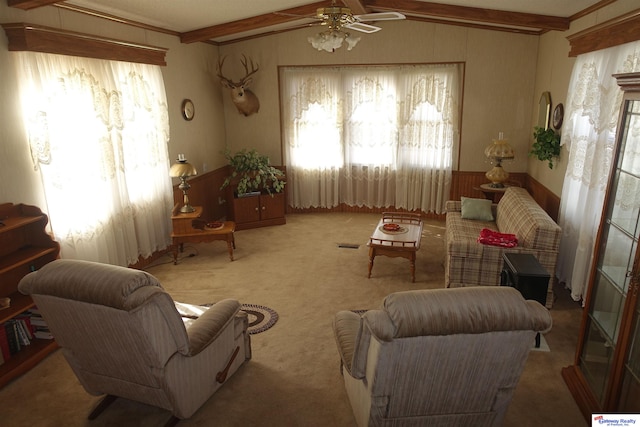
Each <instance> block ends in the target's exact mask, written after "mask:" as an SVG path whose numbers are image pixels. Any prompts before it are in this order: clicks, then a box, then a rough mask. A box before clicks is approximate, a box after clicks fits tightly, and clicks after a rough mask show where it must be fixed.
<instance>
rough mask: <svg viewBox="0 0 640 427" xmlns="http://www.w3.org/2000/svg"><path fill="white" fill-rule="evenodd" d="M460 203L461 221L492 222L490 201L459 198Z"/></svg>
mask: <svg viewBox="0 0 640 427" xmlns="http://www.w3.org/2000/svg"><path fill="white" fill-rule="evenodd" d="M460 201H461V213H462V219H474V220H481V221H493V213H492V212H491V200H488V199H473V198H471V197H461V198H460Z"/></svg>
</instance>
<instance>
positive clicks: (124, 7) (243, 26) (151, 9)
mask: <svg viewBox="0 0 640 427" xmlns="http://www.w3.org/2000/svg"><path fill="white" fill-rule="evenodd" d="M613 2H615V0H484V1H478V0H438V2H431V1H423V0H342V1H338V2H337V5H340V6H346V7H348V8H350V9H351V10H352V12H353V13H354V14H364V13H373V12H384V11H397V12H400V13H402V14H404V15H405V16H406V17H407V19H409V20H416V21H426V22H437V23H448V24H453V25H464V26H472V27H477V28H489V29H494V30H499V31H512V32H519V33H526V34H541V33H543V32H546V31H550V30H560V31H562V30H566V29H568V28H569V24H570V22H571V20H573V19H576V18H578V17H580V16H582V15H584V14H586V13H589V12H591V11H593V10H596V9H598V8H600V7H603V6H605V5H607V4H610V3H613ZM7 4H8V5H9V6H12V7H17V8H21V9H26V10H28V9H33V8H37V7H46V6H55V7H60V8H64V9H69V10H74V11H78V12H81V13H86V14H90V15H94V16H101V17H103V18H106V19H110V20H114V21H119V22H126V23H128V24H131V25H136V26H140V27H144V28H150V29H154V30H158V31H163V32H168V33H172V34H175V35H177V36H179V37H180V39H181V41H182V42H183V43H193V42H213V43H220V44H222V43H228V42H233V41H237V40H242V39H245V38H251V37H256V36H259V35H265V34H269V33H274V32H282V31H288V30H291V29H296V28H302V27H308V26H311V25H316V24H317V23H318V20H317V19H315V18H314V15H315V13H316V10H317V8H319V7H327V6H331V4H332V3H331V1H316V2H308V1H305V0H233V1H230V0H189V1H176V0H135V1H133V0H109V1H108V2H106V1H103V0H68V1H62V2H61V1H55V0H7ZM480 6H481V7H480Z"/></svg>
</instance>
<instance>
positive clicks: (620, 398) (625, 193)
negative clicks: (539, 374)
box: [562, 73, 640, 420]
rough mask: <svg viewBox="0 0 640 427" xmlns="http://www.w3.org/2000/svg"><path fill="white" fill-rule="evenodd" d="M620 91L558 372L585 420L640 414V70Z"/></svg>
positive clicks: (626, 77)
mask: <svg viewBox="0 0 640 427" xmlns="http://www.w3.org/2000/svg"><path fill="white" fill-rule="evenodd" d="M615 77H616V79H617V80H618V85H620V87H621V88H622V90H623V91H624V97H623V102H622V107H621V110H620V117H619V119H618V132H617V137H616V145H615V154H614V158H613V163H612V165H613V166H612V171H611V174H610V176H609V183H608V187H607V193H606V197H605V203H604V209H603V214H602V219H601V223H600V228H599V230H598V236H597V240H596V249H595V254H594V264H593V266H592V270H591V275H590V283H589V288H588V293H587V297H586V300H585V310H584V313H583V318H582V325H581V329H580V336H579V339H578V347H577V351H576V357H575V361H574V364H573V365H571V366H568V367H566V368H564V369H563V370H562V376H563V378H564V380H565V382H566V383H567V386H568V387H569V390H570V391H571V393H572V395H573V397H574V399H575V401H576V403H577V404H578V406H579V407H580V409H581V411H582V413H583V414H584V416H585V418H586V419H587V420H589V419H590V417H591V414H593V413H598V412H639V411H640V325H639V319H640V316H639V315H638V314H639V311H640V307H639V306H638V286H639V284H640V265H639V261H638V255H639V254H638V251H637V248H638V237H639V235H640V224H639V221H640V218H639V216H638V215H639V213H640V73H634V74H620V75H616V76H615Z"/></svg>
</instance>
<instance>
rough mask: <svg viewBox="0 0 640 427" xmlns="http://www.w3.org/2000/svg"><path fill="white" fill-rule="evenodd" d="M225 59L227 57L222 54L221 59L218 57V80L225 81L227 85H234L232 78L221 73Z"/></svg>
mask: <svg viewBox="0 0 640 427" xmlns="http://www.w3.org/2000/svg"><path fill="white" fill-rule="evenodd" d="M225 59H227V57H226V56H223V57H222V59H218V77H220V80H222V81H223V82H225V83H227V85H234V83H233V80H231V79H228V78H226V77H225V76H223V75H222V66H223V65H224V61H225Z"/></svg>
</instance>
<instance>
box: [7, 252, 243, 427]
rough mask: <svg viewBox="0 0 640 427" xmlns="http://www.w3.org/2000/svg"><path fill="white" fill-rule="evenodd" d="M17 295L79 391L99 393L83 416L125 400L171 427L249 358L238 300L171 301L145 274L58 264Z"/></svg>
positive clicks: (31, 277) (26, 282) (26, 281)
mask: <svg viewBox="0 0 640 427" xmlns="http://www.w3.org/2000/svg"><path fill="white" fill-rule="evenodd" d="M18 289H19V290H20V292H22V293H24V294H28V295H31V297H32V298H33V300H34V301H35V303H36V305H37V306H38V309H39V310H40V312H41V313H42V316H43V318H44V320H46V322H47V323H48V326H49V328H50V330H51V332H52V333H53V336H54V337H55V339H56V341H57V343H58V344H59V345H60V347H62V351H63V354H64V356H65V358H66V360H67V361H68V362H69V365H71V368H72V369H73V371H74V373H75V374H76V376H77V377H78V379H79V380H80V383H81V384H82V385H83V386H84V388H85V390H86V391H87V392H89V393H91V394H94V395H101V394H105V395H106V397H105V399H104V400H103V401H102V402H103V403H102V404H100V405H98V406H97V408H96V410H94V411H93V412H92V413H91V414H90V415H89V419H93V418H95V417H96V416H97V415H98V414H99V413H100V412H102V410H103V409H104V408H105V407H106V406H107V405H108V404H109V403H111V402H112V401H113V400H114V398H115V397H123V398H127V399H130V400H135V401H138V402H143V403H146V404H148V405H152V406H156V407H160V408H164V409H167V410H169V411H171V413H172V417H171V419H170V420H169V422H168V423H167V425H174V424H175V423H177V422H178V421H179V420H180V419H185V418H189V417H191V415H193V413H194V412H195V411H196V410H198V408H200V406H202V405H203V404H204V403H205V402H206V401H207V399H209V398H210V397H211V395H212V394H213V393H215V392H216V390H218V389H219V388H220V387H221V386H222V385H223V384H224V382H225V380H226V379H227V378H228V377H230V376H231V375H232V374H233V373H234V372H235V371H236V370H237V369H238V368H239V367H240V366H241V365H242V364H243V363H244V362H245V361H247V360H249V359H250V358H251V343H250V338H249V334H248V332H247V327H248V320H247V315H246V313H244V312H242V311H240V303H239V302H238V301H235V300H231V299H226V300H222V301H220V302H218V303H216V304H214V305H213V306H211V307H210V308H208V309H207V308H206V307H200V306H189V305H186V304H181V303H175V302H174V301H173V299H172V298H171V297H170V296H169V294H168V293H167V292H165V291H164V289H163V288H162V286H161V285H160V283H159V282H158V280H157V279H156V278H155V277H153V276H152V275H150V274H148V273H146V272H143V271H139V270H134V269H129V268H124V267H117V266H113V265H107V264H99V263H93V262H86V261H76V260H56V261H53V262H51V263H49V264H47V265H45V266H44V267H43V268H41V269H40V270H38V271H36V272H33V273H30V274H28V275H26V276H25V277H24V278H23V279H22V280H21V282H20V284H19V285H18Z"/></svg>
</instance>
